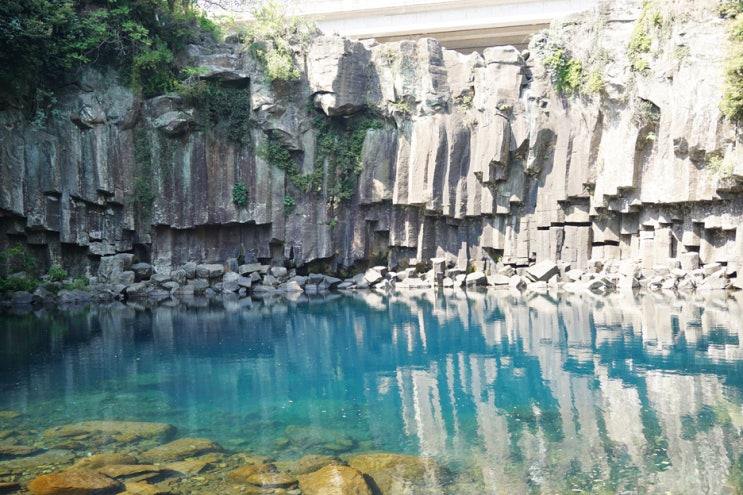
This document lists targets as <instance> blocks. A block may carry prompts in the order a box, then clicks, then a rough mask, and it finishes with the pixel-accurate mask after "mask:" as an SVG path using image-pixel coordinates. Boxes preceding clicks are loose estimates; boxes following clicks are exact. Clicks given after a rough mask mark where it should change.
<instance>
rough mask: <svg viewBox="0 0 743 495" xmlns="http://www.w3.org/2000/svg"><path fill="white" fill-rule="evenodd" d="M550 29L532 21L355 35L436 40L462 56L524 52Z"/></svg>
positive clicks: (362, 37) (385, 40)
mask: <svg viewBox="0 0 743 495" xmlns="http://www.w3.org/2000/svg"><path fill="white" fill-rule="evenodd" d="M547 27H549V22H538V21H535V22H533V23H529V24H521V25H516V26H499V27H486V28H479V29H452V30H445V31H441V30H438V31H423V30H421V31H420V32H413V33H408V34H392V35H381V36H380V35H377V36H375V35H374V34H373V33H372V34H369V35H366V36H356V37H358V38H359V39H368V38H374V39H376V40H378V41H380V42H387V41H401V40H417V39H420V38H436V39H437V40H438V41H439V43H441V46H443V47H445V48H448V49H450V50H457V51H459V52H462V53H470V52H472V51H482V50H483V49H484V48H487V47H489V46H499V45H513V46H515V47H516V48H518V49H519V50H523V49H525V48H526V47H527V45H528V44H529V39H530V38H531V36H532V35H534V34H535V33H538V32H539V31H541V30H542V29H546V28H547Z"/></svg>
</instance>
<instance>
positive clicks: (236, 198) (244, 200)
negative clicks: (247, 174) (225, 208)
mask: <svg viewBox="0 0 743 495" xmlns="http://www.w3.org/2000/svg"><path fill="white" fill-rule="evenodd" d="M232 202H233V203H235V206H247V205H248V186H247V184H245V183H244V182H236V183H235V185H234V186H232Z"/></svg>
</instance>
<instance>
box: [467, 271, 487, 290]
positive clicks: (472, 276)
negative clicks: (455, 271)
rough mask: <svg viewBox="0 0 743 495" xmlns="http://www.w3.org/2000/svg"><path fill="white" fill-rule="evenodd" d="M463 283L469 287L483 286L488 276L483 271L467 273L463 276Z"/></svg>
mask: <svg viewBox="0 0 743 495" xmlns="http://www.w3.org/2000/svg"><path fill="white" fill-rule="evenodd" d="M464 283H465V284H466V285H467V286H469V287H474V286H485V285H487V284H488V278H487V276H485V274H484V273H483V272H473V273H468V274H467V275H466V276H465V278H464Z"/></svg>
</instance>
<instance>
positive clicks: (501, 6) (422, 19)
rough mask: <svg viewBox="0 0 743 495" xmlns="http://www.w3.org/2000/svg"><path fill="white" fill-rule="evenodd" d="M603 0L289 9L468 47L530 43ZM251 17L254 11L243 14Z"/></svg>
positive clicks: (415, 1)
mask: <svg viewBox="0 0 743 495" xmlns="http://www.w3.org/2000/svg"><path fill="white" fill-rule="evenodd" d="M597 3H598V0H521V1H518V0H314V1H313V0H304V1H295V2H292V1H291V0H290V1H289V3H288V5H289V10H290V12H292V13H296V14H298V15H300V16H302V17H310V18H313V19H314V20H315V21H316V22H317V24H318V26H319V27H320V29H322V30H323V31H324V32H325V33H328V34H333V33H337V34H340V35H341V36H345V37H348V38H353V39H369V38H375V39H377V40H379V41H398V40H403V39H419V38H423V37H432V38H436V39H438V40H439V41H440V42H441V44H442V45H443V46H445V47H446V48H451V49H455V50H460V51H463V52H469V51H472V50H479V49H482V48H484V47H488V46H495V45H515V46H517V47H520V48H524V47H525V45H526V44H527V43H528V40H529V37H530V36H531V35H532V34H534V33H536V32H537V31H539V30H540V29H544V28H545V27H547V26H548V25H549V23H550V22H551V21H552V20H553V19H556V18H561V17H565V16H569V15H571V14H574V13H576V12H580V11H584V10H587V9H590V8H592V7H594V6H595V5H596V4H597ZM237 17H238V19H242V20H248V19H249V15H247V14H244V13H243V14H239V13H238V14H237Z"/></svg>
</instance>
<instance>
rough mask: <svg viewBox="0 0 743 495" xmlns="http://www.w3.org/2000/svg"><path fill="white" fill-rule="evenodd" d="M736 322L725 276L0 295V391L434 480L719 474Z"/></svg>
mask: <svg viewBox="0 0 743 495" xmlns="http://www.w3.org/2000/svg"><path fill="white" fill-rule="evenodd" d="M742 326H743V297H741V296H735V297H729V296H725V295H724V294H707V295H704V294H698V295H694V296H688V297H685V298H683V297H682V298H677V297H667V296H663V295H659V294H632V293H629V294H614V295H610V296H608V297H600V298H599V297H595V296H593V295H589V294H583V295H570V294H559V295H558V294H531V295H526V296H522V295H520V294H515V293H510V292H506V291H488V292H468V293H464V292H452V293H448V294H444V293H440V292H439V293H437V292H425V293H409V294H389V295H387V294H376V293H368V294H363V295H361V294H359V295H350V296H331V297H326V298H317V299H311V300H310V299H307V298H304V297H302V298H299V299H298V300H296V301H293V302H289V301H286V300H283V299H276V300H266V301H261V300H252V301H251V300H249V299H247V300H245V299H244V300H240V301H238V300H229V301H222V300H213V301H211V302H207V301H191V302H189V303H185V302H184V303H180V304H176V303H174V304H171V305H161V306H158V307H140V306H136V305H129V306H126V305H123V304H118V303H117V304H112V305H102V306H94V307H90V308H83V309H76V310H70V311H51V310H42V311H37V312H35V313H29V314H22V315H11V314H4V315H0V410H6V411H19V412H21V413H23V414H24V418H26V420H25V421H26V424H27V425H29V426H30V427H33V428H35V429H39V430H43V429H44V428H48V427H51V426H56V425H61V424H66V423H72V422H77V421H83V420H135V421H157V422H166V423H170V424H173V425H175V426H176V427H177V428H178V435H179V436H194V437H208V438H212V439H214V440H217V441H218V442H220V443H221V444H222V445H223V446H224V447H225V448H227V449H229V450H231V451H233V452H250V453H253V454H261V455H267V456H271V457H274V458H276V459H287V460H288V459H296V458H298V457H300V456H302V455H305V454H333V455H343V454H349V453H355V452H365V451H389V452H398V453H406V454H415V455H421V456H426V457H430V458H433V459H435V460H436V461H437V462H438V463H440V464H441V465H442V466H444V467H445V468H446V470H447V472H449V473H450V475H449V476H448V477H447V479H446V480H439V481H437V483H439V484H440V485H441V486H439V487H438V488H437V490H439V492H440V493H492V494H501V493H544V494H547V493H570V492H576V493H577V492H578V491H582V492H583V493H668V492H670V493H674V494H685V493H689V494H692V493H693V494H696V493H709V494H723V493H734V491H733V490H734V485H735V483H736V480H738V479H739V478H741V474H740V472H741V467H740V466H739V464H738V463H739V459H738V456H739V455H740V454H743V448H742V446H743V442H742V441H741V428H743V412H742V409H741V406H742V404H743V374H742V373H741V371H742V370H741V367H742V359H743V352H742V350H741V345H740V340H739V336H740V332H741V327H742ZM2 421H3V419H1V418H0V431H1V430H3V425H2ZM310 428H311V429H310ZM309 431H311V432H312V433H311V434H310V433H307V432H309ZM431 493H434V492H433V491H432V492H431Z"/></svg>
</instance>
